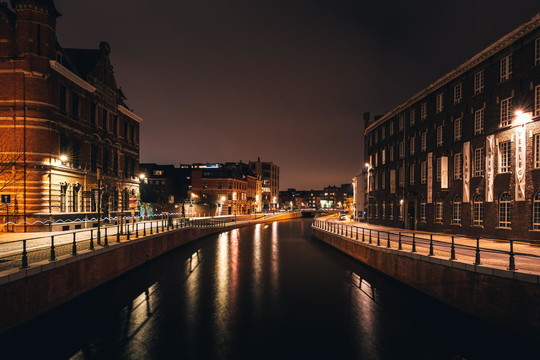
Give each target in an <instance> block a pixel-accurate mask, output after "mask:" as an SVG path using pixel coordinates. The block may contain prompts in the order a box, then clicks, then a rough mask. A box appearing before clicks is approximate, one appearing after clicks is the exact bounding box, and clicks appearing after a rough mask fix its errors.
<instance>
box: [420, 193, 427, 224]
mask: <svg viewBox="0 0 540 360" xmlns="http://www.w3.org/2000/svg"><path fill="white" fill-rule="evenodd" d="M420 221H422V222H426V198H422V200H420Z"/></svg>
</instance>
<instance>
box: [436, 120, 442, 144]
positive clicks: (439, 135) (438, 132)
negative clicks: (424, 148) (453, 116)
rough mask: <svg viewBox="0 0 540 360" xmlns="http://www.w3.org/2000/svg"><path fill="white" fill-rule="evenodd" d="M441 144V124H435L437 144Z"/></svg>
mask: <svg viewBox="0 0 540 360" xmlns="http://www.w3.org/2000/svg"><path fill="white" fill-rule="evenodd" d="M442 145H443V126H442V125H439V126H437V146H442Z"/></svg>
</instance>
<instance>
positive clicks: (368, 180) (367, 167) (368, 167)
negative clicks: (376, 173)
mask: <svg viewBox="0 0 540 360" xmlns="http://www.w3.org/2000/svg"><path fill="white" fill-rule="evenodd" d="M365 166H366V169H367V190H368V196H367V206H368V211H369V212H370V213H371V207H370V204H369V203H370V201H369V198H370V196H371V183H370V178H369V174H370V171H371V165H370V164H369V163H366V164H365ZM365 220H366V221H367V219H365Z"/></svg>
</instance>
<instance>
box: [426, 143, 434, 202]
mask: <svg viewBox="0 0 540 360" xmlns="http://www.w3.org/2000/svg"><path fill="white" fill-rule="evenodd" d="M432 202H433V153H429V154H427V203H428V204H431V203H432Z"/></svg>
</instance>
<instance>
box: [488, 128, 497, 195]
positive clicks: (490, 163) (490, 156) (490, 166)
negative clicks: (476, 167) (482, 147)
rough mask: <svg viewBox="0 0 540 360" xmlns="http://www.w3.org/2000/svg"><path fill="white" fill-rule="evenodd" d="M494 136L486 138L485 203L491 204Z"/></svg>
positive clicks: (493, 171)
mask: <svg viewBox="0 0 540 360" xmlns="http://www.w3.org/2000/svg"><path fill="white" fill-rule="evenodd" d="M494 173H495V135H489V136H486V202H493V178H494V176H495V174H494Z"/></svg>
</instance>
